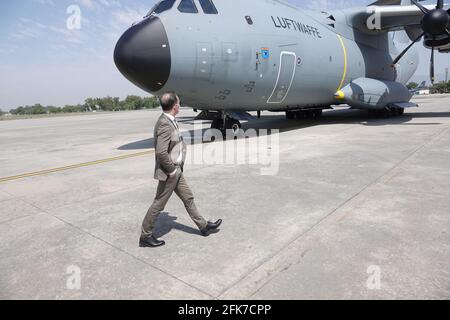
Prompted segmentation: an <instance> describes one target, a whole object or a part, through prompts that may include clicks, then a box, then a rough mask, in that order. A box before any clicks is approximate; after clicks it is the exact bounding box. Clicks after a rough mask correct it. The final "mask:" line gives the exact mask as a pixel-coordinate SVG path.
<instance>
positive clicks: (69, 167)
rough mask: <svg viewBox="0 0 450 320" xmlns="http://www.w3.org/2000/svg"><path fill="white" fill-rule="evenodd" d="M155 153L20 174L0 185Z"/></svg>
mask: <svg viewBox="0 0 450 320" xmlns="http://www.w3.org/2000/svg"><path fill="white" fill-rule="evenodd" d="M153 152H155V150H150V151H145V152H139V153H133V154H127V155H123V156H119V157H114V158H108V159H103V160H97V161H91V162H85V163H80V164H74V165H71V166H65V167H60V168H55V169H48V170H43V171H37V172H31V173H24V174H20V175H17V176H12V177H5V178H0V183H3V182H7V181H12V180H19V179H24V178H29V177H36V176H43V175H46V174H50V173H55V172H61V171H67V170H73V169H78V168H83V167H90V166H95V165H98V164H102V163H108V162H113V161H119V160H124V159H129V158H136V157H141V156H145V155H149V154H152V153H153Z"/></svg>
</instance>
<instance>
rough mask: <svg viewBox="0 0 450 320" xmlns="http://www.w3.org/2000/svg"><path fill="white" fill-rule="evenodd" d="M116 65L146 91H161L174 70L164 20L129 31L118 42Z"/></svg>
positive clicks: (148, 23)
mask: <svg viewBox="0 0 450 320" xmlns="http://www.w3.org/2000/svg"><path fill="white" fill-rule="evenodd" d="M114 62H115V63H116V66H117V68H118V69H119V71H120V72H121V73H122V74H123V75H124V76H125V77H126V78H127V79H128V80H130V81H131V82H133V83H134V84H135V85H137V86H138V87H140V88H142V89H143V90H145V91H147V92H152V93H153V92H157V91H159V90H161V89H162V88H163V87H164V85H165V84H166V82H167V80H168V79H169V75H170V68H171V56H170V47H169V40H168V38H167V33H166V30H165V28H164V26H163V24H162V22H161V20H160V19H159V18H157V17H150V18H148V19H145V20H144V21H142V22H140V23H138V24H136V25H134V26H133V27H131V28H130V29H128V30H127V31H126V32H125V33H124V34H123V35H122V37H121V38H120V39H119V41H118V42H117V45H116V49H115V50H114Z"/></svg>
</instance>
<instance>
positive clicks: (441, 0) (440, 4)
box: [436, 0, 444, 9]
mask: <svg viewBox="0 0 450 320" xmlns="http://www.w3.org/2000/svg"><path fill="white" fill-rule="evenodd" d="M436 9H444V0H438V2H437V6H436Z"/></svg>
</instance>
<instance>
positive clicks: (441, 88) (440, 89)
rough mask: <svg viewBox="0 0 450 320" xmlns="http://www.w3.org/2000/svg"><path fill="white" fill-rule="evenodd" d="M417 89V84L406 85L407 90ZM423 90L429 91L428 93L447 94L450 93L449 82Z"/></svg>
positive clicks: (436, 84)
mask: <svg viewBox="0 0 450 320" xmlns="http://www.w3.org/2000/svg"><path fill="white" fill-rule="evenodd" d="M418 87H419V84H418V83H417V82H410V83H408V85H407V88H408V89H409V90H415V89H417V88H418ZM423 89H430V93H449V92H450V81H448V82H445V81H443V82H439V83H435V84H434V85H432V86H430V87H425V88H423Z"/></svg>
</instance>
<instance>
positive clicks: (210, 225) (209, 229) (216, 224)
mask: <svg viewBox="0 0 450 320" xmlns="http://www.w3.org/2000/svg"><path fill="white" fill-rule="evenodd" d="M221 224H222V219H219V220H217V221H216V222H208V225H207V226H206V228H205V229H203V230H200V232H201V233H202V235H203V236H204V237H207V236H209V234H210V233H211V232H212V231H216V230H217V229H218V228H219V227H220V225H221Z"/></svg>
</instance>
